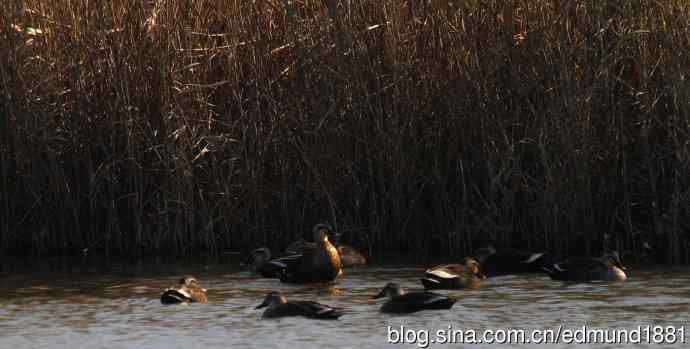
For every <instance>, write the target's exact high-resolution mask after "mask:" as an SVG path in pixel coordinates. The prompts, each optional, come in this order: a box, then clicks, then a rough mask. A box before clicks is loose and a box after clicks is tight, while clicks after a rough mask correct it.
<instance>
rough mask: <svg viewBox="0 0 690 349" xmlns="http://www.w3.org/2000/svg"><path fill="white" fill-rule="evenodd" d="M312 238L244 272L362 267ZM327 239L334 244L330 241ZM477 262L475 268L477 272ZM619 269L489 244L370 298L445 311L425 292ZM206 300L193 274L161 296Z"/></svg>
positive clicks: (280, 300) (615, 276) (307, 278)
mask: <svg viewBox="0 0 690 349" xmlns="http://www.w3.org/2000/svg"><path fill="white" fill-rule="evenodd" d="M313 234H314V242H306V241H297V242H295V243H292V244H290V245H289V246H288V247H287V248H286V249H285V251H284V252H282V253H281V254H279V255H276V256H272V254H271V252H270V250H269V249H267V248H265V247H261V248H258V249H256V250H254V251H252V252H251V254H250V261H249V269H250V271H252V272H254V273H256V274H259V275H261V276H262V277H267V278H278V279H280V280H281V281H282V282H289V283H299V284H304V283H330V282H333V281H335V280H336V279H337V278H338V277H339V276H341V275H342V273H343V268H344V267H349V266H354V265H364V264H366V263H367V260H366V258H365V257H364V256H363V255H362V254H361V253H360V252H359V251H357V250H356V249H355V248H353V247H351V246H347V245H342V244H338V243H337V241H338V238H339V236H338V235H337V234H335V233H334V232H333V229H332V228H331V227H330V226H329V225H327V224H317V225H316V226H315V227H314V230H313ZM331 238H333V241H335V242H336V244H337V245H338V246H336V245H334V244H333V243H332V242H331V240H330V239H331ZM480 266H481V270H480ZM624 270H625V267H623V265H622V263H621V260H620V256H619V255H618V253H617V252H615V251H609V252H607V253H605V254H604V255H603V256H602V257H589V258H572V259H565V260H559V259H556V258H554V257H552V256H551V255H548V254H546V253H531V252H524V251H518V250H513V249H502V250H500V251H497V250H496V248H494V247H493V246H489V247H486V248H482V249H479V250H477V251H476V252H475V253H474V255H473V256H468V257H465V258H464V259H463V261H462V263H458V264H444V265H438V266H434V267H432V268H429V269H427V270H426V271H425V272H424V275H423V276H422V278H421V283H422V285H423V286H424V288H425V291H421V292H406V291H405V290H404V289H403V288H402V287H400V285H398V284H396V283H388V284H386V285H385V286H384V287H383V289H382V290H381V292H379V293H378V294H377V295H376V296H374V297H373V298H375V299H377V298H387V300H386V302H385V303H383V305H382V306H381V308H380V311H381V312H383V313H398V314H404V313H413V312H417V311H420V310H434V309H436V310H440V309H450V308H451V307H452V306H453V305H454V304H455V302H457V299H455V298H452V297H448V296H445V295H442V294H438V293H434V292H430V291H427V290H433V289H477V288H479V287H480V286H481V282H482V280H483V279H484V278H486V277H487V276H498V275H509V274H522V273H537V272H543V273H546V274H547V275H549V276H550V277H551V279H553V280H559V281H565V282H595V281H600V282H615V281H623V280H625V279H626V275H625V272H624ZM195 302H198V303H205V302H207V297H206V289H204V288H202V287H201V286H200V285H199V282H198V280H197V279H196V278H194V277H193V276H185V277H183V278H182V279H181V280H180V284H179V286H178V287H177V288H168V289H166V290H165V291H164V292H163V294H162V295H161V303H163V304H179V303H195ZM264 307H265V308H267V309H266V310H265V311H264V313H263V317H265V318H278V317H285V316H304V317H307V318H312V319H337V318H338V317H340V316H341V315H342V314H343V309H340V308H336V307H331V306H328V305H325V304H321V303H317V302H313V301H288V300H287V299H286V298H285V296H284V295H282V294H281V293H280V292H276V291H272V292H269V293H268V294H267V295H266V297H265V298H264V300H263V302H262V303H261V304H259V305H258V306H257V307H256V308H255V309H260V308H264Z"/></svg>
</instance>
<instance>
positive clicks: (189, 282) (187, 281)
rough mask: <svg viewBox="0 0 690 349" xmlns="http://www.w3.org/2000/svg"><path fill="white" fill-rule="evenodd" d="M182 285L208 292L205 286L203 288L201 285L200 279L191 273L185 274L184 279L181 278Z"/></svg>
mask: <svg viewBox="0 0 690 349" xmlns="http://www.w3.org/2000/svg"><path fill="white" fill-rule="evenodd" d="M180 286H181V287H182V288H186V289H195V290H200V291H202V292H206V289H205V288H201V286H199V281H198V280H197V279H196V278H195V277H194V276H191V275H186V276H183V277H182V279H180Z"/></svg>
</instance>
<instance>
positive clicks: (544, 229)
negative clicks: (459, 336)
mask: <svg viewBox="0 0 690 349" xmlns="http://www.w3.org/2000/svg"><path fill="white" fill-rule="evenodd" d="M0 16H1V18H0V74H1V79H2V80H1V81H2V85H1V86H0V87H1V88H0V91H1V94H2V97H1V98H2V103H1V104H0V115H1V116H2V117H1V118H0V171H2V176H1V178H2V180H1V182H0V188H1V190H0V251H1V252H2V253H3V254H30V255H35V254H43V255H48V254H51V255H54V254H61V255H64V254H68V255H70V254H80V253H99V254H104V255H127V256H134V255H142V254H180V255H181V254H189V255H193V254H218V253H223V252H225V251H231V250H246V249H248V248H251V247H254V246H257V245H259V244H268V245H269V246H271V247H273V248H280V247H281V246H282V245H284V244H285V243H286V242H289V241H291V240H293V239H295V238H298V237H303V236H308V234H309V230H310V227H311V226H312V225H313V224H314V223H317V222H319V221H330V222H331V223H332V224H333V225H335V226H336V227H337V229H338V230H340V231H342V232H344V233H345V236H344V239H345V240H346V241H348V242H350V243H352V244H354V245H356V246H360V247H363V248H364V249H365V250H368V251H369V252H370V253H374V254H376V253H380V252H404V251H415V253H417V254H418V255H421V256H424V255H434V256H438V255H448V256H459V255H463V254H464V253H467V252H468V251H470V250H472V249H473V248H476V247H477V246H478V245H480V244H481V243H482V241H487V240H494V241H496V242H497V243H499V244H502V245H504V246H513V247H520V248H531V249H546V250H550V251H553V252H557V253H570V254H590V253H598V252H597V251H601V250H602V249H604V248H616V249H618V250H620V251H622V252H623V253H624V258H626V257H627V258H628V260H630V259H634V260H639V261H642V260H644V259H645V258H646V257H650V256H651V257H653V260H655V261H658V262H666V263H682V262H690V255H689V254H688V253H687V251H688V250H690V176H689V174H690V82H689V79H690V75H689V74H690V4H689V3H688V2H687V1H681V0H663V1H647V0H630V1H628V0H602V1H582V0H570V1H559V0H536V1H520V0H514V1H498V0H468V1H439V0H426V1H419V0H409V1H396V0H375V1H374V0H361V1H337V0H322V1H313V0H282V1H281V0H262V1H244V0H228V1H215V0H207V1H204V0H158V1H155V2H154V1H138V0H137V1H134V0H110V1H102V0H96V1H85V0H78V1H67V0H8V1H2V2H0ZM649 247H651V248H652V249H649Z"/></svg>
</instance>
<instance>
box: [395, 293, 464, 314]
mask: <svg viewBox="0 0 690 349" xmlns="http://www.w3.org/2000/svg"><path fill="white" fill-rule="evenodd" d="M455 302H457V299H454V298H450V297H447V296H444V295H441V294H437V293H433V292H412V293H406V294H404V295H402V296H399V297H396V298H393V299H391V300H390V301H388V302H387V303H386V304H384V305H383V307H382V310H383V311H384V312H393V313H411V312H415V311H420V310H425V309H449V308H451V307H452V306H453V304H455Z"/></svg>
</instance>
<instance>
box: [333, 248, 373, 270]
mask: <svg viewBox="0 0 690 349" xmlns="http://www.w3.org/2000/svg"><path fill="white" fill-rule="evenodd" d="M338 254H340V262H341V263H342V264H343V268H349V267H354V266H358V265H367V257H364V255H363V254H362V253H361V252H359V251H358V250H357V249H356V248H354V247H352V246H350V245H345V244H339V245H338Z"/></svg>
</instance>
